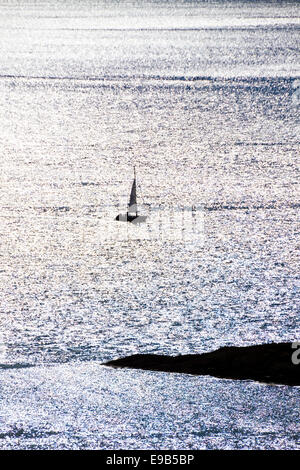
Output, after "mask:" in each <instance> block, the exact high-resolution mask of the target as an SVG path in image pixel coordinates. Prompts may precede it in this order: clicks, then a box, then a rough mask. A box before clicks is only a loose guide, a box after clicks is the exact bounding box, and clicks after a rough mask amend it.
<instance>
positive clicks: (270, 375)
mask: <svg viewBox="0 0 300 470" xmlns="http://www.w3.org/2000/svg"><path fill="white" fill-rule="evenodd" d="M292 344H293V343H269V344H259V345H253V346H243V347H237V346H228V347H222V348H220V349H218V350H216V351H213V352H209V353H204V354H187V355H182V356H164V355H156V354H135V355H133V356H128V357H124V358H120V359H116V360H113V361H109V362H106V363H105V364H104V365H106V366H110V367H123V368H133V369H143V370H153V371H161V372H176V373H183V374H193V375H210V376H214V377H219V378H226V379H235V380H255V381H258V382H264V383H269V384H280V385H294V386H299V385H300V364H297V363H294V362H297V361H293V360H292V355H293V354H294V357H296V356H295V355H296V354H297V357H298V358H300V353H299V354H298V353H297V351H296V350H295V349H293V348H292Z"/></svg>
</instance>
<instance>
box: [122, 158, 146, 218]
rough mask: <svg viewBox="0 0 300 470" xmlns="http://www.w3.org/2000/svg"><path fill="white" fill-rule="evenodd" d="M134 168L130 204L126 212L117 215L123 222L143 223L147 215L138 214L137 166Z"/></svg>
mask: <svg viewBox="0 0 300 470" xmlns="http://www.w3.org/2000/svg"><path fill="white" fill-rule="evenodd" d="M133 170H134V178H133V183H132V187H131V192H130V198H129V204H128V211H127V212H126V214H119V215H117V217H116V220H119V221H121V222H133V223H141V222H145V220H146V218H147V217H146V216H144V215H139V214H138V208H137V198H136V172H135V167H134V168H133Z"/></svg>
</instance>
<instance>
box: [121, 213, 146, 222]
mask: <svg viewBox="0 0 300 470" xmlns="http://www.w3.org/2000/svg"><path fill="white" fill-rule="evenodd" d="M146 219H147V217H146V216H145V215H133V214H129V213H128V212H126V214H119V215H117V217H116V219H115V220H118V221H119V222H131V223H133V224H140V223H143V222H146Z"/></svg>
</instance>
